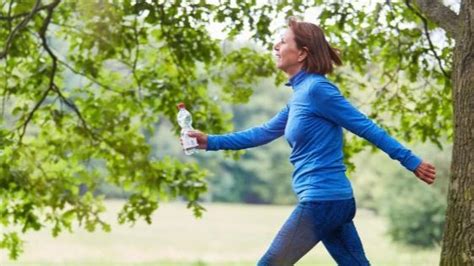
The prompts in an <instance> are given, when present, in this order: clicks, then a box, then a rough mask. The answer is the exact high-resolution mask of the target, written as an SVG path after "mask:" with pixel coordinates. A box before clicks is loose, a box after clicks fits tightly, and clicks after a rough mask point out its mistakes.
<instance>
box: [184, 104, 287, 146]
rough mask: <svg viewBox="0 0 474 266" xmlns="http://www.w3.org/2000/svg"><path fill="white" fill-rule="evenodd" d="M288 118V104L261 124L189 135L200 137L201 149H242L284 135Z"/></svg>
mask: <svg viewBox="0 0 474 266" xmlns="http://www.w3.org/2000/svg"><path fill="white" fill-rule="evenodd" d="M287 119H288V106H285V107H284V108H283V109H282V110H281V111H280V112H279V113H278V114H276V115H275V116H274V117H273V118H272V119H270V120H269V121H268V122H266V123H264V124H262V125H260V126H256V127H252V128H249V129H246V130H243V131H238V132H234V133H229V134H223V135H204V134H203V133H199V132H190V134H189V135H190V136H192V137H197V138H198V143H199V144H200V145H199V148H201V149H206V150H209V151H215V150H241V149H246V148H251V147H256V146H260V145H263V144H267V143H269V142H270V141H272V140H274V139H276V138H278V137H280V136H282V135H283V134H284V132H285V126H286V121H287ZM200 140H201V142H200ZM204 142H205V144H206V145H204Z"/></svg>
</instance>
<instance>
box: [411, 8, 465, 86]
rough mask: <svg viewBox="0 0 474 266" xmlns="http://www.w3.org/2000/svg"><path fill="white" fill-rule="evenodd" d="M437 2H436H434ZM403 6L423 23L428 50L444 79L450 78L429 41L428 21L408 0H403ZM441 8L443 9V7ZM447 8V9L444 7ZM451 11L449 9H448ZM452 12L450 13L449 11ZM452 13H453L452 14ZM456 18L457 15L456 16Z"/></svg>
mask: <svg viewBox="0 0 474 266" xmlns="http://www.w3.org/2000/svg"><path fill="white" fill-rule="evenodd" d="M435 2H437V1H435ZM405 4H406V5H407V7H408V8H409V9H410V10H411V11H413V12H414V13H415V14H416V15H417V16H418V17H419V18H420V19H421V21H422V22H423V28H424V31H425V35H426V38H427V39H428V43H429V45H430V50H431V51H432V52H433V55H434V57H435V58H436V60H437V61H438V65H439V68H440V69H441V72H443V75H444V76H445V77H446V78H451V75H449V74H448V73H447V72H446V71H445V70H444V68H443V64H442V62H441V58H440V57H439V55H438V53H436V49H435V47H434V45H433V42H432V41H431V37H430V32H429V30H428V20H427V19H426V18H425V17H424V16H423V15H422V14H421V13H420V12H418V11H417V10H416V9H415V8H413V7H412V6H411V4H410V0H405ZM443 7H445V6H444V5H443ZM445 8H447V7H445ZM450 10H451V9H450ZM451 12H452V11H451ZM453 13H454V12H453ZM456 16H457V15H456Z"/></svg>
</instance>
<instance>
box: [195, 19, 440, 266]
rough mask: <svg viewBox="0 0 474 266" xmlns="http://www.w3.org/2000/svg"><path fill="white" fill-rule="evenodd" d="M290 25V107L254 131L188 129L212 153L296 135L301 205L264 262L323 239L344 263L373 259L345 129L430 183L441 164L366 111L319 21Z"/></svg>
mask: <svg viewBox="0 0 474 266" xmlns="http://www.w3.org/2000/svg"><path fill="white" fill-rule="evenodd" d="M288 26H289V27H288V29H287V30H286V32H285V34H284V35H283V37H282V39H281V40H280V41H279V42H278V43H276V44H275V46H274V50H275V53H276V57H277V66H278V68H279V69H281V70H282V71H284V72H285V73H286V74H287V75H288V77H289V82H288V83H287V85H288V86H291V87H292V89H293V95H292V97H291V98H290V99H289V101H288V103H287V105H286V106H284V107H283V109H281V111H280V112H279V113H278V114H276V115H275V116H274V117H273V118H272V119H270V120H269V121H268V122H266V123H264V124H262V125H260V126H256V127H253V128H250V129H247V130H243V131H239V132H234V133H230V134H224V135H207V134H204V133H202V132H200V131H192V132H189V134H188V135H189V136H191V137H196V138H197V141H198V143H199V147H198V148H200V149H205V150H209V151H215V150H240V149H246V148H251V147H256V146H260V145H264V144H266V143H269V142H271V141H272V140H274V139H276V138H278V137H280V136H283V135H284V136H285V138H286V140H287V141H288V143H289V145H290V147H291V155H290V161H291V163H292V164H293V166H294V172H293V179H292V186H293V190H294V191H295V193H296V195H297V197H298V204H297V206H296V208H295V209H294V211H293V212H292V214H291V215H290V217H289V218H288V220H287V221H286V222H285V223H284V224H283V227H282V228H281V229H280V231H279V232H278V234H277V235H276V237H275V239H274V240H273V242H272V243H271V245H270V247H269V249H268V250H267V252H266V253H265V254H264V255H263V257H262V258H261V259H260V261H259V262H258V265H278V266H281V265H293V264H295V263H296V262H297V261H298V260H299V259H300V258H302V257H303V256H304V255H305V254H306V253H307V252H308V251H309V250H311V249H312V248H313V247H314V246H315V245H316V244H317V243H319V242H320V241H321V242H322V243H323V244H324V246H325V247H326V249H327V250H328V251H329V253H330V254H331V256H332V257H333V258H334V260H335V261H336V262H337V264H338V265H351V266H352V265H369V261H368V260H367V258H366V256H365V254H364V250H363V247H362V243H361V241H360V239H359V236H358V234H357V230H356V228H355V227H354V223H353V221H352V220H353V218H354V215H355V212H356V206H355V201H354V197H353V193H352V187H351V184H350V182H349V179H348V178H347V176H346V175H345V171H346V167H345V165H344V163H343V152H342V145H343V141H342V140H343V133H342V128H345V129H347V130H349V131H351V132H352V133H354V134H357V135H358V136H360V137H362V138H365V139H366V140H368V141H370V142H371V143H373V144H374V145H376V146H377V147H378V148H379V149H381V150H382V151H384V152H385V153H387V154H388V155H389V156H390V157H391V158H392V159H395V160H398V161H399V162H400V163H401V164H402V165H403V166H404V167H405V168H406V169H408V170H409V171H411V172H413V173H414V174H415V175H416V176H417V177H418V178H419V179H420V180H422V181H424V182H425V183H427V184H432V183H433V182H434V179H435V168H434V166H432V165H431V164H429V163H427V162H424V161H422V160H421V159H420V158H419V157H417V156H416V155H414V154H413V153H412V152H411V151H410V150H409V149H407V148H405V147H404V146H402V145H401V144H400V143H399V142H398V141H396V140H395V139H393V138H392V137H391V136H389V135H388V134H387V132H386V131H384V130H383V129H382V128H380V127H379V126H377V125H376V124H375V123H374V122H372V121H371V120H370V119H368V118H367V117H366V116H365V115H363V114H362V113H361V112H360V111H358V110H357V109H356V108H355V107H354V106H352V105H351V104H350V103H349V101H347V100H346V99H345V98H344V96H343V95H342V94H341V92H340V91H339V89H338V88H337V87H336V86H335V85H334V84H333V83H331V81H329V80H328V79H327V78H326V77H325V75H326V74H328V73H331V72H332V70H333V66H334V65H341V64H342V62H341V59H340V57H339V55H338V52H337V51H336V50H335V49H334V48H332V47H331V46H330V45H329V43H328V42H327V41H326V39H325V37H324V33H323V31H322V30H321V29H320V28H319V27H318V26H316V25H314V24H312V23H306V22H300V21H297V20H295V19H290V21H289V24H288Z"/></svg>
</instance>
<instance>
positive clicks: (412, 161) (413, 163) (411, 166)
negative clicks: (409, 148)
mask: <svg viewBox="0 0 474 266" xmlns="http://www.w3.org/2000/svg"><path fill="white" fill-rule="evenodd" d="M421 162H422V160H421V159H420V158H419V157H418V156H415V155H412V156H411V157H410V158H409V159H408V160H406V161H405V162H404V164H403V166H405V168H407V169H408V170H410V171H412V172H414V171H415V170H416V168H418V166H419V165H420V164H421Z"/></svg>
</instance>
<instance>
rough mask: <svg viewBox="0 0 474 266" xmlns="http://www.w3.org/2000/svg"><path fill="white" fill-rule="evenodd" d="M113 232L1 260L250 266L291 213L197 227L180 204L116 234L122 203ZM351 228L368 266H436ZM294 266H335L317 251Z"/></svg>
mask: <svg viewBox="0 0 474 266" xmlns="http://www.w3.org/2000/svg"><path fill="white" fill-rule="evenodd" d="M107 205H108V209H109V212H108V213H107V215H106V218H107V220H108V221H110V222H111V223H112V224H113V226H112V232H110V233H103V232H95V233H88V232H85V231H83V230H77V231H76V232H75V233H74V234H69V233H66V234H62V235H60V236H59V237H57V238H53V237H52V236H51V234H50V232H49V231H41V232H37V233H33V234H30V235H28V236H27V238H26V241H27V242H26V245H25V253H24V254H23V255H22V257H21V258H20V260H19V261H17V262H11V261H8V259H7V258H6V254H5V253H4V252H2V253H0V255H1V257H0V265H2V266H20V265H21V266H33V265H34V266H59V265H67V266H86V265H87V266H92V265H94V266H96V265H97V266H99V265H100V266H125V265H127V266H132V265H133V266H145V265H146V266H154V265H164V266H166V265H170V266H171V265H172V266H177V265H183V266H184V265H194V266H198V265H199V266H204V265H206V266H208V265H212V266H214V265H215V266H217V265H219V266H221V265H222V266H230V265H255V264H256V261H257V260H258V259H259V258H260V256H261V255H262V254H263V253H264V252H265V250H266V248H267V247H268V245H269V244H270V242H271V241H272V239H273V237H274V235H275V233H276V232H277V231H278V229H279V228H280V226H281V225H282V223H283V222H284V221H285V220H286V218H287V216H288V215H289V214H290V212H291V211H292V208H293V207H292V206H260V205H257V206H256V205H241V204H205V207H206V209H207V212H206V213H205V214H204V217H203V218H201V219H196V218H194V217H193V216H192V213H191V211H190V210H188V209H186V206H185V205H184V204H181V203H168V204H163V205H161V206H160V208H159V210H158V211H157V212H156V214H155V216H154V219H153V224H152V225H147V224H146V223H137V224H136V225H135V226H134V227H130V226H128V225H124V226H118V225H116V223H115V220H116V218H115V216H114V212H115V211H117V210H118V209H119V207H120V205H121V202H120V201H109V202H108V203H107ZM355 223H356V226H357V227H358V230H359V234H360V235H361V238H362V242H363V243H364V247H365V249H366V253H367V256H368V258H369V260H370V261H371V263H372V264H373V265H403V266H405V265H416V266H418V265H437V264H438V261H439V253H440V251H439V249H438V248H437V249H432V250H416V249H410V248H407V247H401V246H399V245H395V244H393V243H391V242H390V241H389V238H388V236H386V235H385V228H386V224H385V223H384V221H383V220H382V219H381V218H380V217H377V216H375V215H373V214H372V213H371V212H369V211H366V210H358V213H357V216H356V219H355ZM297 265H308V266H309V265H335V263H334V262H333V260H332V258H331V257H330V256H329V255H328V254H327V252H326V250H325V249H324V247H323V246H322V245H318V246H316V247H315V248H314V249H313V250H312V251H310V252H309V253H308V254H307V255H306V256H305V257H304V258H303V259H302V260H301V261H300V262H299V263H297Z"/></svg>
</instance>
